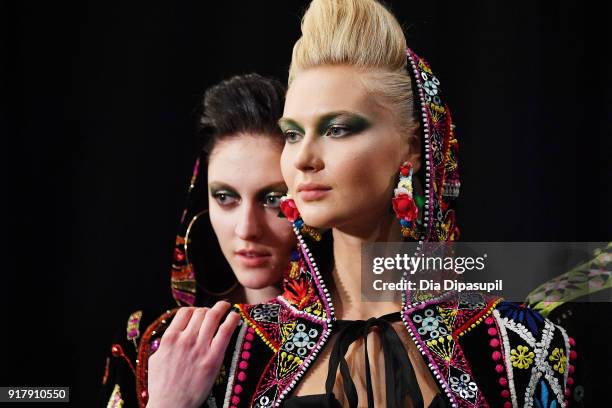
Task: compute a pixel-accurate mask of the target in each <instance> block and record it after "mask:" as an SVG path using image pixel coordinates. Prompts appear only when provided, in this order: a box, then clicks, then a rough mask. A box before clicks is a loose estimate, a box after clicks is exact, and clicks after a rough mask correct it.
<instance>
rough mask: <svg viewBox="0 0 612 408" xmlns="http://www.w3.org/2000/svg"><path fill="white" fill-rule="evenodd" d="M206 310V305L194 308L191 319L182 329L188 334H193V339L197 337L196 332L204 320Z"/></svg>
mask: <svg viewBox="0 0 612 408" xmlns="http://www.w3.org/2000/svg"><path fill="white" fill-rule="evenodd" d="M208 310H209V309H208V308H207V307H198V308H196V310H194V312H193V314H192V315H191V320H189V323H188V324H187V327H185V330H184V331H185V332H186V333H187V334H189V335H190V336H193V337H194V341H195V338H197V337H198V333H199V332H200V326H202V322H203V321H204V318H205V317H206V313H207V312H208Z"/></svg>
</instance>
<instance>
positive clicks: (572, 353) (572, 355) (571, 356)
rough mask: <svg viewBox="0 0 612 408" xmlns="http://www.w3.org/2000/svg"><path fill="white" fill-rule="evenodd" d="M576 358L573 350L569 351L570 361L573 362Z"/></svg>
mask: <svg viewBox="0 0 612 408" xmlns="http://www.w3.org/2000/svg"><path fill="white" fill-rule="evenodd" d="M576 357H578V353H576V352H575V351H574V350H572V351H570V360H575V359H576Z"/></svg>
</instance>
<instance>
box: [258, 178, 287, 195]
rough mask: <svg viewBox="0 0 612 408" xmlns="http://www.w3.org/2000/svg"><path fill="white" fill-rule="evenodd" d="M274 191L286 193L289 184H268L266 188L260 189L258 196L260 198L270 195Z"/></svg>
mask: <svg viewBox="0 0 612 408" xmlns="http://www.w3.org/2000/svg"><path fill="white" fill-rule="evenodd" d="M272 191H277V192H285V191H287V184H285V182H284V181H278V182H276V183H271V184H268V185H267V186H264V187H262V188H260V189H258V190H257V195H258V196H264V195H266V194H267V193H270V192H272Z"/></svg>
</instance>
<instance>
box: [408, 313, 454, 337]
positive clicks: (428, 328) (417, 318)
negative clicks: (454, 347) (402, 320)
mask: <svg viewBox="0 0 612 408" xmlns="http://www.w3.org/2000/svg"><path fill="white" fill-rule="evenodd" d="M412 320H413V321H414V322H415V323H417V325H420V326H421V327H419V328H418V329H417V330H418V332H419V334H420V335H421V336H424V335H427V334H428V335H429V337H430V338H432V339H435V338H437V337H438V336H440V335H442V336H446V335H447V334H449V333H448V331H447V330H446V327H444V325H443V324H441V323H442V322H443V321H444V318H443V317H442V316H441V315H435V312H434V311H433V310H432V309H425V311H424V313H423V315H420V314H418V313H415V315H414V316H413V317H412Z"/></svg>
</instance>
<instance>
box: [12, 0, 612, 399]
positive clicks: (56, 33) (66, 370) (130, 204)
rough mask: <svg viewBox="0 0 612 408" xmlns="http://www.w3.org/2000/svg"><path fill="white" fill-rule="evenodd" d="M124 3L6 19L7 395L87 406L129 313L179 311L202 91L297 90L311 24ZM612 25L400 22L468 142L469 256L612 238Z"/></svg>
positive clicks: (28, 10) (603, 19)
mask: <svg viewBox="0 0 612 408" xmlns="http://www.w3.org/2000/svg"><path fill="white" fill-rule="evenodd" d="M123 3H124V4H113V3H110V2H106V1H83V2H79V3H77V4H72V5H68V4H64V3H63V2H40V3H38V4H34V3H30V2H12V3H5V2H3V3H1V6H0V18H1V20H0V24H1V30H2V37H1V38H2V60H1V66H2V71H3V72H2V78H3V80H2V84H1V86H2V89H0V93H1V95H2V99H1V100H2V102H1V103H2V109H1V110H0V112H1V113H0V115H2V116H0V124H1V128H0V132H1V133H2V144H3V148H2V150H3V160H2V163H3V167H4V168H3V175H4V182H3V185H4V186H6V187H5V188H4V189H3V190H4V194H2V195H3V199H2V201H4V202H5V203H6V204H8V209H7V210H5V212H4V214H5V222H6V224H7V225H8V228H6V227H5V228H3V230H4V231H5V239H6V243H7V244H6V245H4V246H3V247H4V249H5V251H6V253H5V256H4V257H3V259H4V260H5V262H7V263H8V266H7V267H5V268H4V271H3V274H2V283H1V288H2V292H1V296H2V300H3V315H4V319H3V320H4V321H3V322H2V325H1V326H0V327H1V329H0V330H1V331H0V336H1V338H2V343H3V346H2V348H1V350H2V351H1V352H2V357H1V358H2V360H1V361H0V367H1V368H0V371H1V374H0V375H1V377H0V385H64V386H65V385H68V386H70V387H71V399H72V402H73V405H74V406H90V405H91V404H93V401H95V400H96V398H97V395H98V394H97V390H98V387H99V383H100V380H101V377H102V374H103V368H104V360H105V356H106V355H107V353H108V349H109V347H110V342H111V337H112V335H113V331H114V330H115V329H116V327H117V326H118V324H123V323H122V322H123V320H124V319H125V317H126V316H127V313H129V312H130V311H132V310H134V309H136V308H141V307H143V306H155V305H156V304H165V303H167V302H168V300H169V297H170V292H169V285H168V282H169V265H170V260H171V254H172V248H173V242H174V234H175V232H176V227H177V225H178V219H179V215H180V212H181V207H182V204H183V201H184V198H185V195H184V194H185V190H186V187H187V182H188V178H189V175H190V170H191V166H192V161H193V159H194V157H195V153H196V152H195V146H196V143H195V142H196V139H195V136H194V129H195V122H196V118H197V115H196V107H197V104H198V102H199V100H200V97H201V95H202V93H203V91H204V90H205V89H206V88H207V87H208V86H210V85H212V84H214V83H215V82H218V81H219V80H221V79H223V78H226V77H228V76H231V75H234V74H240V73H247V72H253V71H255V72H259V73H261V74H266V75H274V76H277V77H278V78H280V79H282V80H283V81H285V80H286V76H287V70H288V65H289V61H290V56H291V47H292V45H293V43H294V41H295V40H296V39H297V38H298V36H299V21H300V16H301V14H302V11H303V9H304V7H305V5H306V2H304V1H300V2H297V1H285V2H238V1H223V2H220V3H221V4H214V5H213V3H212V2H205V1H198V2H178V1H177V2H165V3H164V4H151V3H142V4H138V5H136V4H135V3H133V2H123ZM400 3H401V4H400ZM602 7H603V8H602ZM605 7H606V6H605V5H604V4H603V3H601V5H599V4H597V5H596V4H595V3H594V2H582V1H578V0H576V1H562V2H560V3H559V2H543V1H540V2H525V3H520V4H519V3H515V2H510V3H508V2H506V3H503V4H502V2H496V3H495V4H491V2H485V1H482V2H474V3H472V2H448V3H447V2H442V1H428V2H399V1H397V2H393V3H391V8H392V9H393V10H394V11H395V13H396V15H397V16H398V19H399V20H400V22H402V23H403V25H404V27H405V28H406V32H407V38H408V41H409V46H411V47H412V48H413V49H414V50H415V51H416V52H417V53H419V54H421V55H422V56H424V57H425V58H426V59H428V60H429V62H430V63H431V65H432V66H433V69H434V71H435V72H436V73H437V75H438V77H439V78H440V79H441V81H442V86H443V89H444V91H445V93H446V98H447V102H448V104H449V106H450V107H451V111H452V113H453V117H454V120H455V122H456V124H457V134H458V138H459V142H460V160H461V166H462V191H461V195H462V197H461V200H460V208H459V223H460V224H459V225H460V226H461V229H462V234H463V235H462V239H463V240H467V241H469V240H471V241H478V240H482V241H486V240H489V241H496V240H505V241H605V240H609V239H610V238H611V237H610V231H612V228H611V222H610V216H609V213H608V211H609V209H610V208H611V200H610V194H609V187H608V183H609V182H610V175H611V171H610V170H611V168H610V157H611V154H610V153H611V152H612V149H611V146H610V140H611V137H612V131H611V126H612V120H611V119H612V117H611V107H612V106H611V99H610V89H611V86H610V80H611V78H610V72H611V71H612V66H611V65H612V64H611V62H610V57H609V54H610V51H611V50H610V45H609V43H608V42H606V38H607V37H606V34H607V33H606V31H607V30H606V24H607V23H608V19H609V13H607V10H606V9H605ZM7 187H8V188H7Z"/></svg>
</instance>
